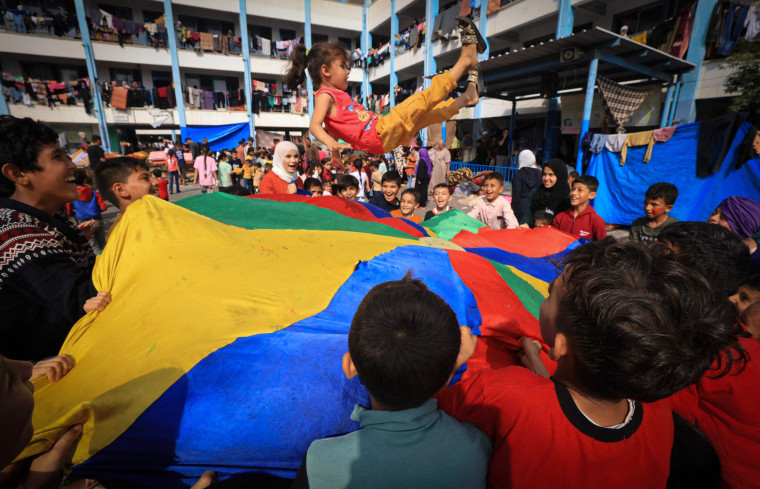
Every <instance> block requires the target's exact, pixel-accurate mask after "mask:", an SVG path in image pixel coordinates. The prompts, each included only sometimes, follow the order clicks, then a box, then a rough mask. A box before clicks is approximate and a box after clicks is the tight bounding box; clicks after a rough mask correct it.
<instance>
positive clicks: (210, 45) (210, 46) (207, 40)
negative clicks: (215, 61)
mask: <svg viewBox="0 0 760 489" xmlns="http://www.w3.org/2000/svg"><path fill="white" fill-rule="evenodd" d="M201 49H202V50H204V51H207V52H213V51H214V36H213V34H209V33H208V32H201Z"/></svg>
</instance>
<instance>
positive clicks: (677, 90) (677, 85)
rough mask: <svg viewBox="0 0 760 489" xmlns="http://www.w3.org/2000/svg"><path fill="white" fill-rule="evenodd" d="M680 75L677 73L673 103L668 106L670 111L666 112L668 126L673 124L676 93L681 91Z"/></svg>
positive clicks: (676, 99) (676, 100)
mask: <svg viewBox="0 0 760 489" xmlns="http://www.w3.org/2000/svg"><path fill="white" fill-rule="evenodd" d="M682 84H683V81H682V80H681V75H678V81H676V91H675V93H674V94H673V104H672V105H671V106H670V113H669V114H668V126H672V125H673V118H674V117H675V115H676V109H677V108H678V95H679V94H680V93H681V85H682Z"/></svg>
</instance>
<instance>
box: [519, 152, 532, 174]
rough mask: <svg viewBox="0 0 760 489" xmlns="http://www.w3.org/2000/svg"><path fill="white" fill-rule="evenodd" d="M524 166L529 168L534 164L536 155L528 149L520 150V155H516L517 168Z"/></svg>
mask: <svg viewBox="0 0 760 489" xmlns="http://www.w3.org/2000/svg"><path fill="white" fill-rule="evenodd" d="M526 166H527V167H531V168H533V167H535V166H536V155H534V154H533V151H531V150H529V149H524V150H522V151H520V156H518V157H517V169H518V170H519V169H520V168H525V167H526Z"/></svg>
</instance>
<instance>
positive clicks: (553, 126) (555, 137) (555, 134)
mask: <svg viewBox="0 0 760 489" xmlns="http://www.w3.org/2000/svg"><path fill="white" fill-rule="evenodd" d="M572 33H573V7H572V5H571V1H570V0H560V2H559V16H558V18H557V29H556V31H555V35H554V37H555V39H562V38H563V37H567V36H569V35H571V34H572ZM560 125H561V114H560V99H559V97H552V98H551V99H549V108H548V111H547V113H546V129H545V137H544V161H548V160H549V159H550V158H552V157H554V156H555V155H556V154H557V152H558V150H559V144H560V138H561V134H562V129H561V128H560Z"/></svg>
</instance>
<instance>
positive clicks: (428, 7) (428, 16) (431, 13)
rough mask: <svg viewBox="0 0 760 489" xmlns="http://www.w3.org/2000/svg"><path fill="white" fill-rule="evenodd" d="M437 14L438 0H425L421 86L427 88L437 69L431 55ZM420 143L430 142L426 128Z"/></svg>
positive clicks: (433, 57) (425, 144)
mask: <svg viewBox="0 0 760 489" xmlns="http://www.w3.org/2000/svg"><path fill="white" fill-rule="evenodd" d="M436 15H438V0H425V46H424V49H425V51H424V53H425V58H424V60H423V78H422V86H423V87H424V88H429V87H430V83H431V79H430V78H429V77H430V76H432V75H434V74H435V72H436V71H437V67H436V62H435V56H433V26H434V25H435V16H436ZM420 139H421V140H422V145H423V146H427V145H428V144H432V141H428V132H427V129H424V130H422V131H420Z"/></svg>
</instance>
